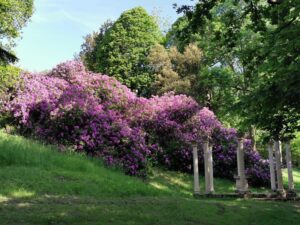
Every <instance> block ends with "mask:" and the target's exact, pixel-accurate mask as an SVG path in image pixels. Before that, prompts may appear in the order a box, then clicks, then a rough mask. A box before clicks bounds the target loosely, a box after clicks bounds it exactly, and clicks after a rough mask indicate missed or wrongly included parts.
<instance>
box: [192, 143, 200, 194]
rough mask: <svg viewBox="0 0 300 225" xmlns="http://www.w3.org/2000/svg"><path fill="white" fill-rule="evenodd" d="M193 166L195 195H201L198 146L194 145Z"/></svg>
mask: <svg viewBox="0 0 300 225" xmlns="http://www.w3.org/2000/svg"><path fill="white" fill-rule="evenodd" d="M193 165H194V194H195V195H199V194H200V185H199V169H198V148H197V145H196V144H194V145H193Z"/></svg>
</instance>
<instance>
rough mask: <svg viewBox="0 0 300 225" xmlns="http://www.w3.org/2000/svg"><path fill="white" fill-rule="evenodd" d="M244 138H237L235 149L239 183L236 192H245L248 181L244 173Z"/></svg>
mask: <svg viewBox="0 0 300 225" xmlns="http://www.w3.org/2000/svg"><path fill="white" fill-rule="evenodd" d="M244 158H245V157H244V139H243V138H239V140H238V149H237V164H238V177H237V179H239V182H238V183H239V185H238V187H237V189H238V192H241V193H245V192H247V191H248V182H247V179H246V174H245V159H244Z"/></svg>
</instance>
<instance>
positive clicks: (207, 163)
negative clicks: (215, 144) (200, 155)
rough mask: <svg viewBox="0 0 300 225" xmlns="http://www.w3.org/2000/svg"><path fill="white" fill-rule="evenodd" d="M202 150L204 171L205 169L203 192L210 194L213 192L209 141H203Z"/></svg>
mask: <svg viewBox="0 0 300 225" xmlns="http://www.w3.org/2000/svg"><path fill="white" fill-rule="evenodd" d="M203 151H204V171H205V193H206V194H211V193H213V192H214V184H213V161H212V151H211V149H210V147H209V142H208V141H204V142H203Z"/></svg>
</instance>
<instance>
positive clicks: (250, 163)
mask: <svg viewBox="0 0 300 225" xmlns="http://www.w3.org/2000/svg"><path fill="white" fill-rule="evenodd" d="M21 80H22V85H20V88H19V89H18V91H17V95H16V97H15V98H14V99H13V100H12V101H10V102H7V103H6V111H8V112H9V113H10V114H11V115H12V117H13V119H14V121H15V123H16V124H18V126H19V127H20V131H22V132H23V133H27V134H31V135H36V136H38V137H41V138H43V139H44V140H47V141H49V142H51V143H56V144H59V145H61V146H71V147H73V148H74V149H76V150H77V151H81V152H86V153H87V154H89V155H92V156H98V157H101V158H103V159H104V160H105V162H106V163H107V164H109V165H117V166H120V167H122V168H123V169H124V171H125V172H126V173H127V174H130V175H138V176H146V168H147V165H148V164H149V163H151V164H158V165H160V166H164V167H166V168H169V169H173V170H180V171H185V172H191V171H192V166H191V165H192V153H191V143H198V144H199V146H201V145H200V143H201V141H202V140H203V139H204V138H205V137H206V136H211V142H212V143H213V157H214V172H215V175H216V176H220V177H227V178H230V179H233V175H234V173H236V168H237V165H236V161H237V160H236V149H237V133H236V131H235V129H227V128H224V127H223V126H222V124H221V123H220V122H219V121H218V120H217V118H216V117H215V115H214V113H213V112H211V111H210V110H208V109H207V108H202V107H201V106H199V105H198V104H197V103H196V102H195V101H194V100H193V99H192V98H190V97H188V96H185V95H174V94H172V93H168V94H166V95H164V96H162V97H157V96H155V97H152V98H150V99H146V98H140V97H137V96H136V95H135V94H134V93H133V92H131V91H130V90H129V89H128V88H127V87H126V86H124V85H122V84H120V83H119V82H118V81H117V80H115V79H114V78H112V77H109V76H106V75H101V74H94V73H89V72H87V71H86V70H85V68H84V66H83V65H82V64H81V63H80V62H74V61H70V62H66V63H64V64H60V65H58V66H57V67H56V68H55V69H53V70H52V71H50V72H49V73H47V74H23V75H22V77H21ZM250 144H251V143H249V140H246V141H245V149H246V157H245V158H246V171H247V175H248V176H249V177H250V182H251V183H252V184H254V185H267V184H268V182H269V174H268V162H267V161H264V160H262V159H261V157H260V155H259V154H258V153H257V152H254V151H252V150H251V145H250ZM202 153H203V151H202V149H201V148H200V154H199V159H200V168H203V154H202Z"/></svg>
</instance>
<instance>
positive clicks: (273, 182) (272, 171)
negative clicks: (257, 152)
mask: <svg viewBox="0 0 300 225" xmlns="http://www.w3.org/2000/svg"><path fill="white" fill-rule="evenodd" d="M268 152H269V163H270V179H271V189H272V191H276V178H275V168H274V142H273V141H270V142H269V144H268Z"/></svg>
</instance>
